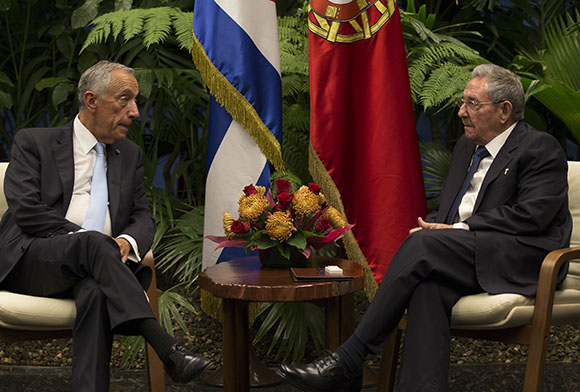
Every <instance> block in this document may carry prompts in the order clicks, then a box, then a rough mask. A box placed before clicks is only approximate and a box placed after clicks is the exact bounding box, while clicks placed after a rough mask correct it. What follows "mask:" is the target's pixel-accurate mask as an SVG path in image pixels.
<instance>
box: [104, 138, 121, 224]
mask: <svg viewBox="0 0 580 392" xmlns="http://www.w3.org/2000/svg"><path fill="white" fill-rule="evenodd" d="M122 162H123V160H122V157H121V149H120V148H119V146H118V144H117V143H115V144H107V186H108V188H109V211H110V213H111V229H112V231H113V234H114V233H115V232H116V231H115V223H116V219H115V217H116V216H117V215H118V211H119V203H120V200H121V169H122Z"/></svg>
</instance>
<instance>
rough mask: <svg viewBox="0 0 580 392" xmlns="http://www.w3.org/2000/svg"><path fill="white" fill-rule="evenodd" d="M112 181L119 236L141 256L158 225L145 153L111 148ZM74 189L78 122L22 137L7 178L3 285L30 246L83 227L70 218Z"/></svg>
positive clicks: (0, 229)
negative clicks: (145, 171)
mask: <svg viewBox="0 0 580 392" xmlns="http://www.w3.org/2000/svg"><path fill="white" fill-rule="evenodd" d="M106 154H107V183H108V190H109V209H110V213H111V228H112V234H113V237H116V236H118V235H120V234H123V233H125V234H128V235H130V236H132V237H133V238H134V239H135V241H136V242H137V244H138V247H139V253H140V254H141V255H145V253H146V252H147V251H148V250H149V248H150V247H151V244H152V242H153V235H154V231H155V226H154V222H153V218H152V216H151V213H150V211H149V201H148V200H147V197H146V194H145V187H144V184H143V164H142V160H141V158H142V152H141V149H140V148H139V147H138V146H137V145H135V144H134V143H132V142H130V141H127V140H122V141H119V142H117V143H115V144H112V145H107V147H106ZM73 185H74V155H73V126H72V123H69V124H67V125H64V126H62V127H57V128H29V129H22V130H20V131H18V132H17V133H16V136H15V138H14V143H13V145H12V157H11V160H10V164H9V165H8V169H7V171H6V177H5V180H4V193H5V195H6V200H7V202H8V211H7V212H6V213H5V214H4V216H3V217H2V220H1V221H0V282H2V280H4V278H5V277H6V276H7V275H8V273H9V272H10V271H11V270H12V268H13V267H14V265H15V264H16V263H17V262H18V260H19V259H20V257H21V256H22V254H23V253H24V252H25V251H26V249H27V247H28V245H29V244H30V242H31V241H32V240H33V239H35V238H38V237H43V238H47V237H53V236H56V235H63V234H68V233H70V232H74V231H77V230H79V229H80V227H79V226H78V225H76V224H74V223H72V222H70V221H68V220H66V219H65V218H64V217H65V215H66V211H67V209H68V206H69V204H70V200H71V197H72V191H73Z"/></svg>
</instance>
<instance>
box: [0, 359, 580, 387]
mask: <svg viewBox="0 0 580 392" xmlns="http://www.w3.org/2000/svg"><path fill="white" fill-rule="evenodd" d="M523 375H524V365H523V364H519V363H518V364H492V365H452V366H451V370H450V374H449V391H450V392H511V391H514V392H515V391H521V390H522V384H523ZM70 388H71V387H70V368H54V367H51V368H47V367H10V366H0V392H39V391H42V392H63V391H70ZM146 390H147V389H146V384H145V372H144V371H138V370H120V369H113V370H112V373H111V389H110V392H134V391H135V392H137V391H139V392H141V391H146ZM220 390H221V389H220V388H215V387H210V386H207V385H205V384H203V382H201V381H198V382H192V383H190V384H188V385H175V384H173V383H171V382H169V381H168V382H167V392H185V391H200V392H217V391H220ZM374 390H375V388H367V389H364V392H372V391H374ZM543 390H544V391H550V392H552V391H553V392H578V391H580V364H579V363H558V364H554V363H550V364H547V365H546V372H545V376H544V388H543ZM252 391H256V392H257V391H260V392H274V391H276V392H278V391H280V392H294V391H297V390H296V389H294V388H292V387H291V386H289V385H285V384H282V385H278V386H274V387H268V388H259V389H258V388H255V389H252Z"/></svg>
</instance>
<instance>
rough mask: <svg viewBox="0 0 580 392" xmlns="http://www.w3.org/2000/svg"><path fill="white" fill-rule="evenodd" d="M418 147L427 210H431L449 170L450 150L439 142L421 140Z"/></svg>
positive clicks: (435, 203)
mask: <svg viewBox="0 0 580 392" xmlns="http://www.w3.org/2000/svg"><path fill="white" fill-rule="evenodd" d="M419 148H420V151H421V163H422V166H423V181H424V183H425V193H426V195H427V203H428V207H429V210H433V208H435V206H436V205H437V202H438V200H439V193H440V192H441V187H442V186H443V183H444V182H445V179H446V178H447V173H448V172H449V164H450V163H451V151H450V150H449V149H448V148H446V147H444V146H442V145H440V144H437V143H432V142H426V141H421V142H420V143H419Z"/></svg>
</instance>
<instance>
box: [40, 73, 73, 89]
mask: <svg viewBox="0 0 580 392" xmlns="http://www.w3.org/2000/svg"><path fill="white" fill-rule="evenodd" d="M59 83H68V79H67V78H63V77H62V76H58V77H49V78H44V79H40V80H39V81H38V83H36V85H35V86H34V88H36V90H37V91H42V90H44V89H45V88H53V87H54V86H56V85H57V84H59Z"/></svg>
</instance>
